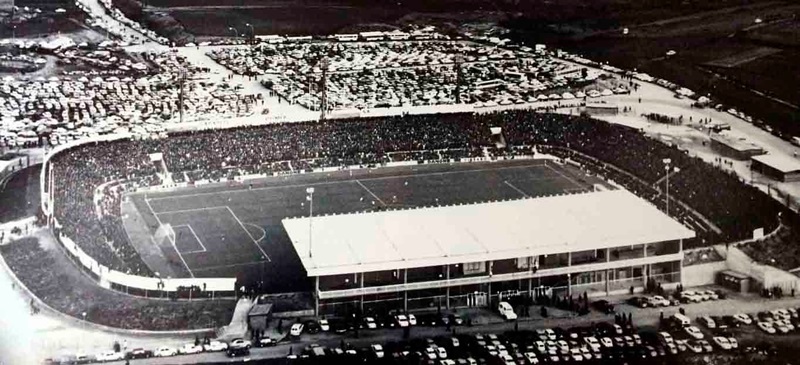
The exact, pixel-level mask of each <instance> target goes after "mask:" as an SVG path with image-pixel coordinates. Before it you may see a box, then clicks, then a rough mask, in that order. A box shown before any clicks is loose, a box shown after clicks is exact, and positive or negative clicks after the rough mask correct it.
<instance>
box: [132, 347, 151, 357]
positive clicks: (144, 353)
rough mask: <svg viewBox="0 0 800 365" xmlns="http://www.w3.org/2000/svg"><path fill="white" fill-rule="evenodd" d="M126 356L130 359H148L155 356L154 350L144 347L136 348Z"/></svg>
mask: <svg viewBox="0 0 800 365" xmlns="http://www.w3.org/2000/svg"><path fill="white" fill-rule="evenodd" d="M126 357H127V358H128V359H146V358H149V357H153V351H150V350H145V349H143V348H135V349H133V350H131V351H130V352H128V354H127V356H126Z"/></svg>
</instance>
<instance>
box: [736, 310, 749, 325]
mask: <svg viewBox="0 0 800 365" xmlns="http://www.w3.org/2000/svg"><path fill="white" fill-rule="evenodd" d="M733 318H734V319H736V320H737V321H739V323H741V324H752V323H753V320H752V319H751V318H750V316H748V315H747V314H744V313H739V314H735V315H734V316H733Z"/></svg>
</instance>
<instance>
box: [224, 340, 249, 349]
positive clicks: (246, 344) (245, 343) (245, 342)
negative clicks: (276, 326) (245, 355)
mask: <svg viewBox="0 0 800 365" xmlns="http://www.w3.org/2000/svg"><path fill="white" fill-rule="evenodd" d="M228 347H246V348H248V349H249V348H251V347H253V344H252V343H250V340H245V339H242V338H236V339H234V340H233V341H231V343H229V344H228Z"/></svg>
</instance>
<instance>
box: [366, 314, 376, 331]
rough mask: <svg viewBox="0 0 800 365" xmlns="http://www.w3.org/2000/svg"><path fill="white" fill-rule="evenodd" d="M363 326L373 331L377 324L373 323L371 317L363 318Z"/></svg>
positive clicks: (373, 319)
mask: <svg viewBox="0 0 800 365" xmlns="http://www.w3.org/2000/svg"><path fill="white" fill-rule="evenodd" d="M364 324H365V325H366V327H367V328H368V329H371V330H374V329H376V328H378V324H377V323H376V322H375V318H372V317H366V318H364Z"/></svg>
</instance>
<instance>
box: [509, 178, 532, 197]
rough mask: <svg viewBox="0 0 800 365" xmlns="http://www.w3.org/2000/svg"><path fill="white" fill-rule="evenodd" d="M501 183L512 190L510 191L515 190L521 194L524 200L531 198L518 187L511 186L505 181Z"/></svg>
mask: <svg viewBox="0 0 800 365" xmlns="http://www.w3.org/2000/svg"><path fill="white" fill-rule="evenodd" d="M503 183H504V184H506V185H508V187H509V188H512V189H514V190H516V191H517V192H518V193H520V194H522V196H523V197H524V198H530V197H531V196H530V195H528V194H526V193H525V192H524V191H522V190H520V189H519V188H518V187H516V186H514V185H511V183H510V182H508V181H507V180H503Z"/></svg>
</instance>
